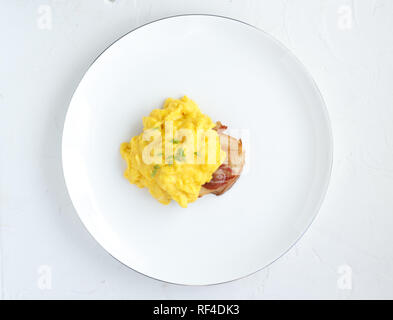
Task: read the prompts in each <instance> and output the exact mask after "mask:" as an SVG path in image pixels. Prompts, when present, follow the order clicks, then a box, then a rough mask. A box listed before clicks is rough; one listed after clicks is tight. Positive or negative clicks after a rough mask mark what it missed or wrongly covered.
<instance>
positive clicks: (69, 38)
mask: <svg viewBox="0 0 393 320" xmlns="http://www.w3.org/2000/svg"><path fill="white" fill-rule="evenodd" d="M48 12H49V19H50V18H51V19H50V20H51V21H49V22H48V20H47V19H48ZM183 13H209V14H217V15H224V16H229V17H232V18H236V19H240V20H243V21H245V22H248V23H250V24H253V25H255V26H257V27H259V28H262V29H264V30H265V31H267V32H269V33H270V34H272V35H273V36H275V37H276V38H278V39H279V40H280V41H281V42H283V43H284V44H285V45H286V46H288V47H289V48H290V49H291V50H292V51H293V52H294V53H295V54H296V55H297V56H298V58H299V59H300V60H301V61H302V62H303V63H304V64H305V65H306V67H307V68H308V69H309V71H310V72H311V74H312V75H313V76H314V78H315V80H316V82H317V84H318V85H319V87H320V89H321V92H322V94H323V95H324V98H325V100H326V103H327V106H328V110H329V113H330V117H331V121H332V127H333V133H334V139H335V159H334V167H333V176H332V181H331V184H330V188H329V191H328V194H327V197H326V200H325V202H324V204H323V206H322V209H321V211H320V214H319V215H318V217H317V219H316V221H315V222H314V223H313V225H312V227H311V228H310V229H309V231H308V232H307V233H306V235H305V236H304V237H303V238H302V239H301V240H300V241H299V242H298V244H297V245H296V246H295V247H294V248H292V250H291V251H290V252H289V253H288V254H287V255H285V256H284V257H283V258H281V259H279V260H278V261H277V262H275V263H274V264H273V265H271V266H270V267H268V268H266V269H264V270H262V271H260V272H258V273H256V274H254V275H252V276H250V277H248V278H245V279H242V280H239V281H235V282H232V283H228V284H224V285H216V286H210V287H184V286H175V285H169V284H165V283H162V282H159V281H156V280H152V279H149V278H147V277H145V276H142V275H140V274H137V273H136V272H134V271H132V270H129V269H127V268H126V267H125V266H123V265H122V264H120V263H119V262H117V261H116V260H114V259H113V258H112V257H111V256H109V254H107V253H106V252H105V251H104V250H103V249H102V248H101V247H100V246H99V245H98V244H97V243H96V242H95V241H94V239H92V237H91V236H90V235H89V234H88V233H87V231H86V230H85V229H84V227H83V226H82V224H81V222H80V221H79V218H78V217H77V214H76V212H75V210H74V209H73V207H72V205H71V202H70V199H69V196H68V194H67V191H66V188H65V185H64V181H63V177H62V168H61V159H60V151H61V146H60V143H61V134H62V126H63V122H64V116H65V113H66V110H67V107H68V104H69V101H70V98H71V95H72V93H73V91H74V90H75V88H76V86H77V85H78V82H79V81H80V79H81V77H82V75H83V73H84V72H85V71H86V69H87V68H88V66H89V64H90V63H91V62H92V61H93V60H94V59H95V57H96V56H97V55H98V54H100V52H101V51H103V49H105V48H106V47H107V46H108V45H109V44H110V43H112V42H113V41H114V40H115V39H116V38H118V37H119V36H121V35H123V34H124V33H126V32H128V31H129V30H131V29H133V28H135V27H137V26H139V25H141V24H144V23H146V22H149V21H152V20H156V19H159V18H163V17H166V16H171V15H177V14H183ZM48 23H49V24H50V27H49V29H48ZM233 259H236V257H233ZM0 276H1V277H0V288H1V293H0V297H1V298H7V299H22V298H38V299H42V298H71V299H72V298H76V299H79V298H81V299H91V298H120V299H123V298H128V299H136V298H146V299H148V298H152V299H156V298H163V299H166V298H170V299H181V298H182V299H191V298H233V299H238V298H239V299H241V298H250V299H254V298H284V299H285V298H328V299H330V298H393V1H391V0H353V1H345V0H318V1H317V0H288V1H285V0H253V1H245V0H233V1H230V0H226V1H224V0H205V1H203V0H176V1H175V0H140V1H133V0H83V1H82V0H52V1H50V0H46V1H45V0H34V1H33V0H0ZM48 279H49V280H48ZM50 279H51V280H50ZM345 280H347V281H345ZM349 280H352V281H349ZM348 281H349V282H348ZM351 282H352V283H351Z"/></svg>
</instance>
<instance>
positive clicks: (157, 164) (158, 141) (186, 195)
mask: <svg viewBox="0 0 393 320" xmlns="http://www.w3.org/2000/svg"><path fill="white" fill-rule="evenodd" d="M214 127H215V123H214V122H213V121H212V120H211V119H210V118H209V117H208V116H206V115H204V114H203V113H201V111H200V110H199V107H198V106H197V104H196V103H195V102H194V101H192V100H191V99H189V98H188V97H186V96H184V97H183V98H181V99H172V98H168V99H166V101H165V103H164V106H163V108H162V109H155V110H153V111H152V112H151V113H150V115H149V116H148V117H144V118H143V132H142V133H141V134H140V135H138V136H135V137H133V138H132V139H131V141H130V142H124V143H122V144H121V147H120V153H121V155H122V157H123V159H124V160H125V161H126V162H127V169H126V170H125V172H124V176H125V177H126V178H127V179H128V180H129V181H130V182H131V183H132V184H136V185H137V186H138V187H140V188H145V187H146V188H148V189H149V191H150V193H151V195H152V196H153V197H154V198H156V199H157V200H158V201H159V202H161V203H163V204H169V203H170V201H171V199H173V200H175V201H177V202H178V203H179V205H180V206H182V207H184V208H185V207H187V204H188V203H190V202H193V201H195V200H196V199H197V198H198V195H199V191H200V189H201V186H202V185H203V184H205V183H206V182H209V181H210V180H211V178H212V174H213V172H215V171H216V170H217V168H218V167H219V166H220V165H221V164H222V163H223V162H224V160H225V157H226V154H225V152H223V151H222V150H221V147H220V139H219V137H218V134H217V132H216V131H215V130H213V128H214Z"/></svg>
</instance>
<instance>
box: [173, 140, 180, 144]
mask: <svg viewBox="0 0 393 320" xmlns="http://www.w3.org/2000/svg"><path fill="white" fill-rule="evenodd" d="M171 142H172V143H173V144H178V143H180V141H179V140H176V139H172V140H171Z"/></svg>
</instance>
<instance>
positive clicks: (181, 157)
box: [175, 148, 186, 162]
mask: <svg viewBox="0 0 393 320" xmlns="http://www.w3.org/2000/svg"><path fill="white" fill-rule="evenodd" d="M175 160H176V161H179V162H183V161H185V160H186V155H185V153H184V149H183V148H179V149H177V151H176V155H175Z"/></svg>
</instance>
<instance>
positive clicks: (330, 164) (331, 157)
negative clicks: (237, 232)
mask: <svg viewBox="0 0 393 320" xmlns="http://www.w3.org/2000/svg"><path fill="white" fill-rule="evenodd" d="M189 16H197V17H200V16H207V17H214V18H220V19H225V20H231V21H234V22H238V23H241V24H244V25H246V26H248V27H251V28H253V29H255V30H257V31H258V32H260V33H262V34H263V35H264V36H265V37H267V38H269V39H270V40H271V41H273V42H274V43H275V44H276V45H278V46H279V47H280V48H281V49H283V50H284V51H285V52H286V53H287V54H289V55H290V57H291V58H292V59H294V60H295V61H296V63H297V64H298V65H299V67H300V68H301V69H302V70H303V72H304V74H305V75H306V77H307V78H308V79H309V80H311V84H312V86H313V87H314V89H315V91H316V93H317V95H318V97H319V98H320V100H321V102H322V105H321V107H322V108H321V111H322V113H323V116H324V119H325V121H326V129H327V131H326V133H327V138H328V141H329V145H328V146H327V147H328V168H327V171H326V180H325V183H324V185H323V186H322V192H321V193H320V197H319V199H318V201H317V202H316V205H315V210H314V214H313V216H312V218H311V221H310V223H309V224H308V225H307V226H306V228H305V230H304V231H303V232H302V233H301V234H300V235H299V236H298V237H297V238H296V240H295V241H294V242H293V243H292V244H291V245H290V246H289V247H288V248H287V249H286V250H284V251H283V252H282V253H280V254H279V255H278V256H277V257H276V258H275V259H273V260H272V261H271V262H269V263H267V264H266V265H264V266H263V267H261V268H259V269H257V270H255V271H253V272H251V273H248V274H246V275H243V276H241V277H237V278H234V279H230V280H226V281H220V282H215V283H208V284H204V283H202V284H194V283H192V284H190V283H181V282H172V281H168V280H163V279H159V278H156V277H154V276H151V275H148V274H145V273H143V272H142V271H139V270H136V269H134V268H133V267H131V266H129V265H127V264H126V263H125V262H122V261H121V260H119V259H118V258H116V257H115V256H114V255H112V253H110V252H109V251H108V250H107V249H106V248H105V247H104V246H103V245H102V244H101V242H100V241H98V240H97V238H96V237H95V236H94V235H93V234H92V233H91V232H90V230H89V229H88V227H87V226H86V224H85V223H84V221H83V220H82V217H81V216H80V214H79V212H78V210H77V209H76V206H75V203H74V200H73V198H72V196H71V194H70V191H69V188H68V184H67V178H66V174H65V170H64V163H65V160H64V136H65V135H64V132H65V127H66V124H67V120H68V118H69V114H70V109H71V108H70V107H71V103H72V101H73V99H74V96H75V93H76V91H77V90H78V88H79V86H80V84H81V82H82V81H83V79H84V78H85V76H86V74H87V72H88V71H89V70H90V69H91V67H92V66H93V65H94V63H95V62H96V61H97V60H98V59H99V58H100V57H101V56H102V55H103V54H104V53H105V52H106V51H107V50H108V49H109V48H110V47H112V46H113V45H114V44H115V43H117V42H118V41H119V40H121V39H122V38H124V37H126V36H127V35H129V34H131V33H132V32H134V31H136V30H138V29H140V28H143V27H145V26H147V25H150V24H153V23H156V22H159V21H162V20H169V19H173V18H179V17H189ZM333 160H334V136H333V131H332V125H331V119H330V116H329V112H328V108H327V104H326V101H325V99H324V97H323V95H322V93H321V91H320V89H319V87H318V85H317V83H316V81H315V79H314V77H313V76H312V75H311V73H310V72H309V70H308V69H307V67H306V66H305V65H304V63H303V62H302V61H301V60H300V59H299V58H298V57H297V56H296V55H295V54H294V53H293V52H292V50H291V49H289V48H288V47H287V46H286V45H285V44H283V43H282V42H281V41H280V40H278V39H277V38H276V37H274V36H273V35H271V34H270V33H268V32H266V31H264V30H263V29H261V28H259V27H256V26H254V25H252V24H250V23H247V22H244V21H242V20H239V19H236V18H232V17H228V16H222V15H217V14H208V13H185V14H177V15H171V16H166V17H163V18H159V19H155V20H152V21H149V22H147V23H144V24H142V25H140V26H138V27H135V28H133V29H131V30H130V31H127V32H126V33H124V34H123V35H121V36H120V37H117V38H116V39H115V40H114V41H112V42H111V43H110V44H109V45H107V46H106V47H105V49H103V50H102V51H101V53H100V54H99V55H97V56H96V57H95V58H94V59H93V60H92V61H91V62H90V63H89V65H88V67H87V69H86V70H85V71H84V72H83V74H82V76H81V78H80V80H79V81H78V84H77V86H76V87H75V89H74V91H73V93H72V96H71V98H70V100H69V103H68V107H67V111H66V115H65V118H64V124H63V130H62V136H61V165H62V175H63V179H64V183H65V186H66V189H67V193H68V195H69V198H70V200H71V203H72V206H73V208H74V210H75V213H76V214H77V216H78V219H79V220H80V222H81V223H82V225H83V227H84V229H85V230H86V231H87V233H88V234H89V235H90V236H91V237H92V238H93V239H94V241H96V242H97V243H98V244H99V245H100V247H101V248H102V249H104V251H105V252H106V253H107V254H109V255H110V256H111V257H112V258H114V259H115V260H116V261H118V262H120V263H121V264H122V265H124V266H125V267H127V268H128V269H131V270H133V271H134V272H137V273H138V274H141V275H143V276H145V277H148V278H150V279H154V280H157V281H160V282H163V283H167V284H171V285H181V286H189V287H204V286H216V285H220V284H225V283H230V282H234V281H237V280H241V279H244V278H247V277H249V276H252V275H254V274H256V273H257V272H259V271H262V270H264V269H265V268H268V267H269V266H271V265H272V264H273V263H275V262H276V261H277V260H279V259H280V258H282V257H283V256H285V255H286V254H287V253H288V252H289V251H290V250H291V249H292V248H293V247H294V246H295V245H296V244H297V243H298V242H299V241H300V239H302V238H303V236H304V234H305V233H306V232H307V231H308V230H309V229H310V227H311V225H312V224H313V222H314V221H315V219H316V217H317V216H318V214H319V212H320V210H321V207H322V204H323V202H324V200H325V198H326V194H327V191H328V189H329V185H330V182H331V177H332V170H333Z"/></svg>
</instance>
